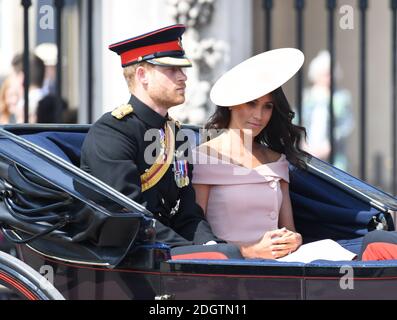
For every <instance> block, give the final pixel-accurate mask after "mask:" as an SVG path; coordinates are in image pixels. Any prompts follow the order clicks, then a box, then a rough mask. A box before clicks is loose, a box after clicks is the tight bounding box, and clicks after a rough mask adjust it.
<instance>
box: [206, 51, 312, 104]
mask: <svg viewBox="0 0 397 320" xmlns="http://www.w3.org/2000/svg"><path fill="white" fill-rule="evenodd" d="M304 61H305V56H304V54H303V53H302V52H301V51H300V50H298V49H293V48H282V49H276V50H271V51H267V52H264V53H261V54H259V55H257V56H255V57H252V58H250V59H248V60H245V61H244V62H242V63H240V64H239V65H237V66H236V67H234V68H233V69H231V70H230V71H228V72H227V73H226V74H224V75H223V76H222V77H221V78H220V79H219V80H218V81H217V82H216V83H215V85H214V86H213V88H212V90H211V94H210V98H211V101H212V102H213V103H214V104H216V105H218V106H221V107H232V106H237V105H241V104H244V103H247V102H250V101H253V100H256V99H258V98H260V97H263V96H265V95H266V94H269V93H271V92H273V91H274V90H276V89H277V88H279V87H281V86H282V85H283V84H285V83H286V82H287V81H288V80H290V79H291V78H292V77H293V76H294V75H295V74H296V73H297V72H298V71H299V69H300V68H301V67H302V65H303V63H304Z"/></svg>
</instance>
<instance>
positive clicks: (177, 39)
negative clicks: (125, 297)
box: [109, 24, 192, 68]
mask: <svg viewBox="0 0 397 320" xmlns="http://www.w3.org/2000/svg"><path fill="white" fill-rule="evenodd" d="M185 29H186V28H185V26H184V25H182V24H175V25H171V26H168V27H164V28H161V29H158V30H155V31H152V32H149V33H146V34H143V35H140V36H137V37H134V38H131V39H128V40H124V41H121V42H118V43H115V44H112V45H110V46H109V49H110V50H112V51H113V52H116V53H117V54H118V55H119V56H120V57H121V64H122V66H123V68H125V67H128V66H130V65H132V64H135V63H139V62H142V61H147V62H149V63H151V64H155V65H160V66H177V67H191V66H192V64H191V62H190V60H189V59H188V58H187V57H186V56H185V51H184V49H183V47H182V34H183V33H184V32H185Z"/></svg>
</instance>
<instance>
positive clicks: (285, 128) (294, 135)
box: [205, 87, 307, 168]
mask: <svg viewBox="0 0 397 320" xmlns="http://www.w3.org/2000/svg"><path fill="white" fill-rule="evenodd" d="M271 95H272V97H273V101H274V109H273V114H272V117H271V119H270V121H269V123H268V125H267V126H266V128H265V129H263V130H262V131H261V132H260V133H259V134H258V135H257V136H256V137H255V140H254V141H255V142H257V143H261V144H266V145H267V146H268V147H269V148H270V149H272V150H274V151H276V152H278V153H283V154H285V155H286V156H287V159H288V161H289V162H291V163H292V164H293V165H295V166H297V167H299V168H304V167H305V166H306V165H305V161H304V156H307V153H306V152H304V151H303V150H302V149H301V148H300V144H301V140H302V138H304V139H306V130H305V128H304V127H300V126H297V125H294V124H293V123H292V120H293V119H294V116H295V113H294V112H293V111H292V110H291V107H290V105H289V103H288V100H287V98H286V96H285V94H284V92H283V90H282V88H281V87H280V88H278V89H276V90H274V91H273V92H272V93H271ZM230 119H231V112H230V110H229V108H225V107H217V109H216V111H215V113H214V114H213V115H212V116H211V118H210V119H209V121H208V123H207V124H206V125H205V128H206V129H217V130H220V129H227V128H228V127H229V125H230Z"/></svg>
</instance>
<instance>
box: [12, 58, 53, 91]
mask: <svg viewBox="0 0 397 320" xmlns="http://www.w3.org/2000/svg"><path fill="white" fill-rule="evenodd" d="M11 63H12V67H13V68H14V70H15V72H16V73H20V72H23V54H17V55H16V56H15V57H14V58H13V59H12V62H11ZM29 71H30V85H34V86H37V87H39V88H41V87H42V86H43V84H44V77H45V64H44V61H43V60H41V59H40V58H39V57H38V56H36V55H34V54H31V55H29Z"/></svg>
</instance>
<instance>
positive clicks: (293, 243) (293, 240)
mask: <svg viewBox="0 0 397 320" xmlns="http://www.w3.org/2000/svg"><path fill="white" fill-rule="evenodd" d="M281 230H284V232H283V234H282V235H281V236H279V237H276V238H273V239H272V248H273V252H274V255H275V258H276V259H277V258H282V257H284V256H286V255H288V254H290V253H292V252H295V251H296V250H298V248H299V247H300V246H301V245H302V236H301V235H300V234H299V233H297V232H293V231H289V230H287V229H285V228H283V229H281Z"/></svg>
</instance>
